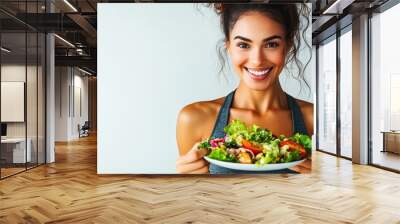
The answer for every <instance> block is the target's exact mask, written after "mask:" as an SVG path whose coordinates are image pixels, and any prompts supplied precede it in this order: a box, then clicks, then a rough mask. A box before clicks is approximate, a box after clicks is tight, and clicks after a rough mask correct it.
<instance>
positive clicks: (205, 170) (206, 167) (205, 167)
mask: <svg viewBox="0 0 400 224" xmlns="http://www.w3.org/2000/svg"><path fill="white" fill-rule="evenodd" d="M209 172H210V171H209V170H208V166H204V167H202V168H200V169H197V170H195V171H192V172H190V174H206V173H209Z"/></svg>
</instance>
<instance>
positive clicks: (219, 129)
mask: <svg viewBox="0 0 400 224" xmlns="http://www.w3.org/2000/svg"><path fill="white" fill-rule="evenodd" d="M235 91H236V90H234V91H232V92H231V93H229V94H228V95H227V96H226V97H225V101H224V103H223V104H222V107H221V109H220V110H219V113H218V116H217V120H216V122H215V125H214V129H213V131H212V134H211V138H223V137H225V132H224V128H225V126H227V125H228V122H229V110H230V108H231V106H232V102H233V96H234V95H235ZM286 97H287V101H288V105H289V109H290V111H291V113H292V126H293V134H294V133H297V132H298V133H301V134H305V135H307V134H308V133H307V129H306V126H305V123H304V120H303V115H302V113H301V110H300V107H299V106H298V105H297V102H296V100H295V99H294V98H293V97H292V96H290V95H289V94H286ZM209 171H210V174H244V173H247V174H256V173H297V172H295V171H293V170H290V169H283V170H277V171H251V172H250V171H241V170H233V169H228V168H225V167H221V166H217V165H214V164H210V166H209Z"/></svg>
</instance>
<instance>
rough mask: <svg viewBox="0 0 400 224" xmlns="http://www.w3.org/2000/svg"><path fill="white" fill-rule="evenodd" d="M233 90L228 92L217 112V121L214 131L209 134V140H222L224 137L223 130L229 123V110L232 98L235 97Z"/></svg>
mask: <svg viewBox="0 0 400 224" xmlns="http://www.w3.org/2000/svg"><path fill="white" fill-rule="evenodd" d="M235 91H236V89H235V90H233V91H232V92H230V93H229V94H228V95H227V96H226V97H225V101H224V104H222V106H221V109H220V110H219V113H218V117H217V121H216V122H215V125H214V129H213V131H212V134H211V138H223V137H225V132H224V128H225V126H227V125H228V122H229V110H230V109H231V106H232V102H233V96H234V95H235Z"/></svg>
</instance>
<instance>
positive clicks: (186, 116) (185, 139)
mask: <svg viewBox="0 0 400 224" xmlns="http://www.w3.org/2000/svg"><path fill="white" fill-rule="evenodd" d="M203 130H204V116H203V115H202V113H201V110H199V108H198V107H197V105H196V104H191V105H188V106H186V107H184V108H183V109H182V110H181V111H180V113H179V115H178V119H177V125H176V139H177V143H178V148H179V155H180V156H179V158H178V159H177V161H176V170H177V172H178V173H181V174H202V173H208V163H207V162H206V161H205V160H204V159H203V157H204V156H205V155H206V153H207V149H197V146H198V144H199V142H200V141H201V140H202V139H201V137H202V135H203Z"/></svg>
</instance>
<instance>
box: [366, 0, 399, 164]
mask: <svg viewBox="0 0 400 224" xmlns="http://www.w3.org/2000/svg"><path fill="white" fill-rule="evenodd" d="M398 21H400V5H399V4H398V5H396V6H394V7H392V8H390V9H388V10H386V11H384V12H382V13H380V14H375V15H373V17H372V18H371V29H372V32H371V33H372V37H371V41H372V42H371V44H372V46H371V60H372V61H371V62H372V63H371V68H372V71H371V101H370V104H371V107H370V108H371V122H372V124H371V130H370V131H371V137H372V139H371V140H372V155H371V156H372V164H375V165H379V166H384V167H387V168H391V169H395V170H400V155H399V153H400V132H396V131H399V130H400V103H399V102H400V100H399V96H400V66H399V61H398V58H399V57H398V52H400V44H399V42H398V40H399V39H400V33H399V32H398V31H397V30H396V29H393V27H397V26H398Z"/></svg>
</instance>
